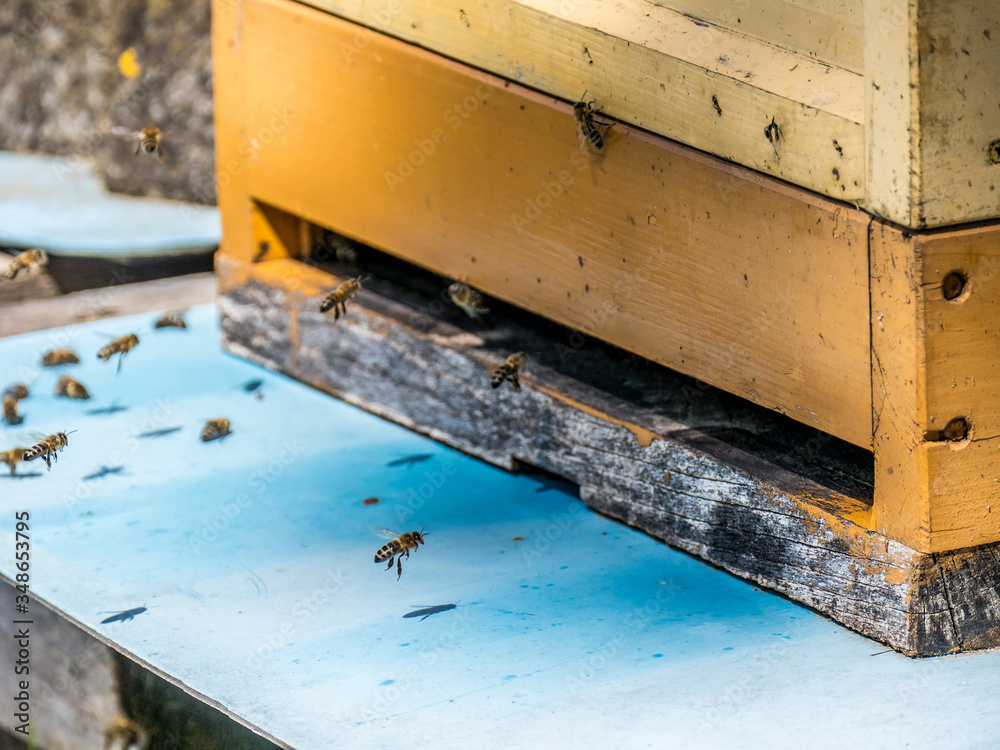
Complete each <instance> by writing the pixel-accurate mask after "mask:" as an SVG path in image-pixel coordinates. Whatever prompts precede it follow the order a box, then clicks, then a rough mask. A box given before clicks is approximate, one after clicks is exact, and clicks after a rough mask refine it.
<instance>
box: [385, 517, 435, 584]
mask: <svg viewBox="0 0 1000 750" xmlns="http://www.w3.org/2000/svg"><path fill="white" fill-rule="evenodd" d="M372 531H374V532H375V534H377V535H378V536H380V537H382V538H383V539H389V540H391V541H390V542H389V543H388V544H385V545H383V546H381V547H379V550H378V552H376V553H375V562H377V563H380V562H385V561H386V560H388V561H389V565H388V567H386V570H392V563H393V561H394V560H395V558H397V557H398V558H399V559H398V560H395V562H396V580H397V581H398V580H399V579H400V577H402V575H403V558H404V557H406V558H409V556H410V551H411V550H413V551H416V549H417V547H419V546H420V545H421V544H423V543H424V530H423V529H421V530H420V531H411V532H409V533H406V534H396V532H395V531H390V530H389V529H387V528H385V526H372Z"/></svg>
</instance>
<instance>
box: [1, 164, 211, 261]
mask: <svg viewBox="0 0 1000 750" xmlns="http://www.w3.org/2000/svg"><path fill="white" fill-rule="evenodd" d="M220 231H221V229H220V224H219V211H218V209H217V208H215V207H213V206H199V205H196V204H193V203H181V202H178V201H167V200H157V199H151V198H136V197H132V196H127V195H114V194H111V193H108V192H107V191H106V190H105V189H104V185H103V183H102V182H101V181H100V179H98V177H97V176H96V175H95V174H94V173H93V169H92V168H91V166H90V164H88V163H87V162H86V161H83V160H82V159H67V158H64V157H59V156H45V155H42V154H13V153H9V152H0V246H6V247H15V248H28V247H41V248H45V249H47V250H50V251H51V252H53V253H55V254H57V255H65V256H86V257H90V256H100V257H102V258H107V259H109V260H124V259H136V258H143V257H159V256H170V255H186V254H189V253H204V252H206V251H208V250H211V249H213V248H214V247H216V246H217V245H218V244H219V235H220Z"/></svg>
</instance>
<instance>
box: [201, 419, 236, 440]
mask: <svg viewBox="0 0 1000 750" xmlns="http://www.w3.org/2000/svg"><path fill="white" fill-rule="evenodd" d="M229 434H231V431H230V429H229V420H228V419H225V418H223V417H219V418H218V419H210V420H208V421H207V422H205V426H204V427H202V428H201V440H202V442H203V443H207V442H208V441H209V440H221V439H222V438H224V437H225V436H226V435H229Z"/></svg>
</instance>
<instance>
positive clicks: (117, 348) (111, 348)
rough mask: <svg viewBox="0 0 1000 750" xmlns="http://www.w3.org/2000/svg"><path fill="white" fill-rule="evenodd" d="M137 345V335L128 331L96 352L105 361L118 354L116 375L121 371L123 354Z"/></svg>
mask: <svg viewBox="0 0 1000 750" xmlns="http://www.w3.org/2000/svg"><path fill="white" fill-rule="evenodd" d="M138 345H139V337H138V336H137V335H136V334H134V333H129V334H127V335H125V336H121V337H119V338H117V339H115V340H114V341H112V342H111V343H110V344H108V345H107V346H105V347H103V348H102V349H101V350H100V351H99V352H97V358H98V359H102V360H104V361H105V362H107V361H108V360H109V359H111V358H112V357H113V356H114V355H116V354H117V355H118V370H117V372H116V373H115V374H116V375H117V374H118V373H119V372H121V371H122V360H123V359H125V355H126V354H128V353H129V352H130V351H132V350H133V349H135V348H136V347H137V346H138Z"/></svg>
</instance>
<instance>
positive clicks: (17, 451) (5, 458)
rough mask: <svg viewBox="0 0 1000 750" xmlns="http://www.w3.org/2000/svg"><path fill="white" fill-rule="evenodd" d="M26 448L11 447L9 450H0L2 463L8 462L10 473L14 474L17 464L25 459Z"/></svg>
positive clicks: (0, 462) (0, 461)
mask: <svg viewBox="0 0 1000 750" xmlns="http://www.w3.org/2000/svg"><path fill="white" fill-rule="evenodd" d="M26 452H27V449H26V448H11V449H10V450H9V451H3V452H0V464H7V465H8V466H9V467H10V475H11V476H14V473H15V472H16V471H17V465H18V464H19V463H21V462H22V461H23V460H24V454H25V453H26Z"/></svg>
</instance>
